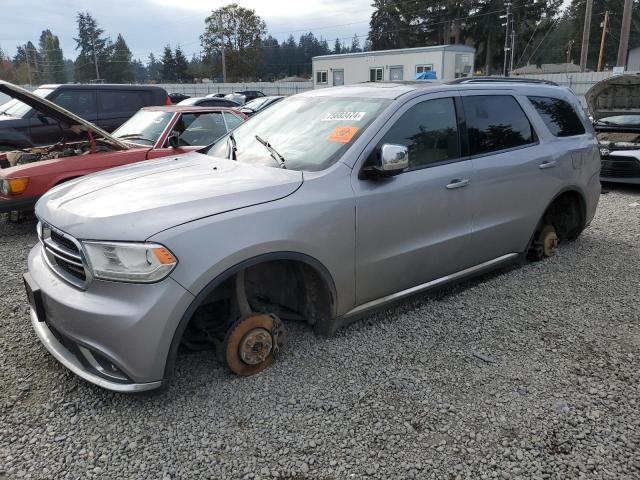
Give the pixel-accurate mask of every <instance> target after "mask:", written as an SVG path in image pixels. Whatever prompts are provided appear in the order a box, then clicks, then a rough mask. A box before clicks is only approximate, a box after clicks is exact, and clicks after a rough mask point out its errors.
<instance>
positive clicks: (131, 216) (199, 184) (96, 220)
mask: <svg viewBox="0 0 640 480" xmlns="http://www.w3.org/2000/svg"><path fill="white" fill-rule="evenodd" d="M302 181H303V178H302V172H299V171H295V170H284V169H280V168H274V167H266V166H261V165H248V164H244V163H240V162H234V161H233V160H226V159H219V158H213V157H210V156H208V155H203V154H201V153H196V152H194V153H190V154H187V155H183V156H179V157H165V158H162V159H159V160H151V161H146V162H141V163H137V164H134V165H130V166H126V167H120V168H115V169H111V170H106V171H103V172H100V173H96V174H93V175H89V176H87V177H84V178H82V179H79V180H77V181H72V182H69V183H65V184H62V185H60V186H59V187H56V188H54V189H52V190H50V191H49V192H48V193H46V194H45V195H44V196H43V197H42V198H41V199H40V201H38V203H37V205H36V215H37V216H38V218H40V219H41V220H44V221H46V222H48V223H50V224H51V225H53V226H55V227H57V228H59V229H61V230H63V231H65V232H67V233H68V234H70V235H73V236H74V237H76V238H79V239H83V240H119V241H144V240H146V239H148V238H149V237H151V236H152V235H154V234H156V233H158V232H160V231H162V230H166V229H168V228H171V227H174V226H176V225H180V224H183V223H187V222H190V221H193V220H197V219H199V218H204V217H208V216H211V215H217V214H220V213H224V212H229V211H231V210H237V209H239V208H244V207H249V206H252V205H257V204H261V203H266V202H271V201H274V200H278V199H280V198H284V197H286V196H288V195H291V194H292V193H293V192H295V191H296V190H297V189H298V188H299V187H300V186H301V185H302Z"/></svg>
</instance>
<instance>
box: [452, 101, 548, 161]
mask: <svg viewBox="0 0 640 480" xmlns="http://www.w3.org/2000/svg"><path fill="white" fill-rule="evenodd" d="M462 103H463V105H464V112H465V116H466V120H467V132H468V136H469V151H470V154H471V155H481V154H485V153H490V152H497V151H499V150H507V149H509V148H516V147H521V146H523V145H528V144H531V143H534V142H535V137H534V134H533V128H532V127H531V123H529V119H528V118H527V116H526V115H525V114H524V112H523V111H522V108H520V104H519V103H518V102H517V100H516V99H515V98H513V97H512V96H510V95H477V96H475V95H474V96H469V97H462Z"/></svg>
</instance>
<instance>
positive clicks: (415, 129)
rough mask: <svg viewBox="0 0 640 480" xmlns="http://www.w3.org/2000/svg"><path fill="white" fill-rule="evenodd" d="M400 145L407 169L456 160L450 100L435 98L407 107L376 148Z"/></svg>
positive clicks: (457, 148)
mask: <svg viewBox="0 0 640 480" xmlns="http://www.w3.org/2000/svg"><path fill="white" fill-rule="evenodd" d="M385 143H391V144H395V145H404V146H406V147H407V149H408V150H409V167H410V168H420V167H424V166H428V165H430V164H433V163H439V162H445V161H448V160H454V159H456V158H459V157H460V142H459V140H458V122H457V117H456V108H455V105H454V103H453V98H439V99H436V100H427V101H425V102H422V103H418V104H416V105H414V106H413V107H411V108H409V110H407V111H406V112H405V113H404V114H403V115H402V116H401V117H400V118H399V119H398V120H397V121H396V123H395V124H394V125H393V126H392V127H391V128H390V129H389V130H388V131H387V133H386V134H385V135H384V137H383V138H382V140H381V141H380V145H382V144H385Z"/></svg>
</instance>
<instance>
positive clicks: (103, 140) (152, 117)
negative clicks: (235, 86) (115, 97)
mask: <svg viewBox="0 0 640 480" xmlns="http://www.w3.org/2000/svg"><path fill="white" fill-rule="evenodd" d="M0 92H1V93H4V94H6V95H9V96H11V97H13V98H15V99H17V100H19V101H21V102H23V103H25V104H27V105H29V106H30V107H32V108H34V109H36V110H37V111H39V112H41V113H42V114H43V115H46V116H47V117H48V118H50V119H52V120H53V121H55V122H57V123H58V125H59V127H60V140H59V141H58V142H57V143H56V144H54V145H49V146H43V147H34V148H28V149H23V150H15V151H12V152H2V153H0V166H4V168H1V169H0V213H2V212H12V211H21V210H30V209H32V208H33V206H34V205H35V203H36V201H37V200H38V198H40V196H42V195H43V194H44V193H45V192H46V191H47V190H49V189H51V188H52V187H54V186H56V185H59V184H61V183H64V182H67V181H69V180H73V179H75V178H78V177H81V176H84V175H88V174H90V173H94V172H98V171H101V170H105V169H108V168H112V167H118V166H122V165H127V164H130V163H134V162H140V161H143V160H150V159H153V158H159V157H165V156H168V155H177V154H181V153H186V152H189V151H191V150H197V149H199V148H202V147H204V146H207V145H210V144H212V143H214V142H215V141H216V140H217V139H218V138H220V137H222V136H223V135H225V134H226V133H227V132H228V131H230V130H233V129H234V128H235V127H237V126H238V125H240V124H241V123H243V122H244V121H245V120H246V119H247V117H246V116H245V115H244V114H243V113H241V112H240V111H239V110H236V109H229V108H220V107H191V106H178V105H168V106H156V107H145V108H143V109H141V110H140V111H138V113H136V114H135V115H134V116H133V117H131V118H130V119H129V120H128V121H127V122H125V123H124V124H123V125H122V126H120V128H118V129H117V130H116V131H115V132H113V133H112V134H108V133H107V132H105V131H104V130H102V129H100V128H99V127H97V126H96V125H94V124H92V123H90V122H87V121H86V120H83V119H82V118H80V117H79V116H77V115H75V114H73V113H71V112H69V111H67V110H65V109H63V108H61V107H59V106H58V105H56V104H54V103H52V102H50V101H48V100H46V99H44V98H41V97H38V96H36V95H34V94H33V93H31V92H29V91H27V90H24V89H22V88H20V87H17V86H15V85H13V84H11V83H8V82H4V81H0ZM69 131H71V132H74V133H75V134H80V135H81V136H84V137H85V140H84V141H77V140H74V141H67V140H66V138H65V137H67V136H69V135H68V133H67V134H66V132H69Z"/></svg>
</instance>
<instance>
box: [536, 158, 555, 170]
mask: <svg viewBox="0 0 640 480" xmlns="http://www.w3.org/2000/svg"><path fill="white" fill-rule="evenodd" d="M557 165H558V162H556V161H555V160H551V161H548V160H545V161H544V162H542V163H541V164H540V165H538V168H539V169H540V170H544V169H545V168H553V167H555V166H557Z"/></svg>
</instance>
